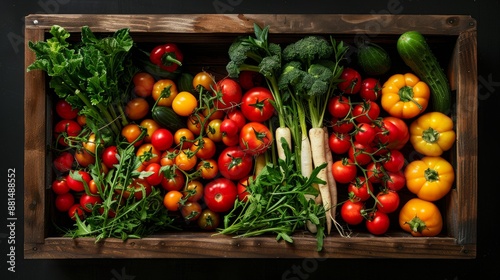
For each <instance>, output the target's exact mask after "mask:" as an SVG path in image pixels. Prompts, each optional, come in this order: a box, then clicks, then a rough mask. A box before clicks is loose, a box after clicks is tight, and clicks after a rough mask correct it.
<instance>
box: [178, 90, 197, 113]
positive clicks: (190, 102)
mask: <svg viewBox="0 0 500 280" xmlns="http://www.w3.org/2000/svg"><path fill="white" fill-rule="evenodd" d="M196 107H198V100H197V99H196V97H195V96H194V95H193V94H192V93H190V92H188V91H181V92H179V93H178V94H177V96H175V98H174V100H173V101H172V109H173V110H174V112H175V113H176V114H177V115H179V116H182V117H188V116H189V115H191V114H192V113H193V112H194V110H195V109H196Z"/></svg>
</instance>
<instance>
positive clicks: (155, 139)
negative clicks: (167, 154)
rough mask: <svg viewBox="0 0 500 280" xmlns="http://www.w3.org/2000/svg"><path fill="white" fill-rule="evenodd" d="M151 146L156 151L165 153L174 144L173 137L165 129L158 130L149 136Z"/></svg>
mask: <svg viewBox="0 0 500 280" xmlns="http://www.w3.org/2000/svg"><path fill="white" fill-rule="evenodd" d="M151 144H152V145H153V147H154V148H155V149H156V150H158V151H162V152H163V151H166V150H168V149H170V147H172V145H173V144H174V135H173V134H172V132H170V130H168V129H166V128H158V129H157V130H155V131H154V132H153V134H152V135H151Z"/></svg>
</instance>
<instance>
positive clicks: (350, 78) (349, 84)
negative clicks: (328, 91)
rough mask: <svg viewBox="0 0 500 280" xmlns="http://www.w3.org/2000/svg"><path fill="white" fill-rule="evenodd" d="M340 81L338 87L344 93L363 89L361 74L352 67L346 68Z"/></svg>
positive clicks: (353, 92)
mask: <svg viewBox="0 0 500 280" xmlns="http://www.w3.org/2000/svg"><path fill="white" fill-rule="evenodd" d="M340 79H341V80H343V81H342V82H340V83H339V84H338V85H337V87H338V89H339V90H340V91H342V92H343V93H348V94H355V93H358V92H359V90H360V89H361V81H362V79H361V74H360V73H359V72H358V71H357V70H355V69H353V68H350V67H346V68H344V70H343V71H342V74H340Z"/></svg>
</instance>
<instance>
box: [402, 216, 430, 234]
mask: <svg viewBox="0 0 500 280" xmlns="http://www.w3.org/2000/svg"><path fill="white" fill-rule="evenodd" d="M405 224H407V225H409V226H410V228H411V230H412V231H413V232H418V233H422V231H424V230H425V229H427V226H426V225H425V222H424V221H422V219H420V218H419V217H417V216H415V217H414V218H413V219H412V220H411V221H409V222H405Z"/></svg>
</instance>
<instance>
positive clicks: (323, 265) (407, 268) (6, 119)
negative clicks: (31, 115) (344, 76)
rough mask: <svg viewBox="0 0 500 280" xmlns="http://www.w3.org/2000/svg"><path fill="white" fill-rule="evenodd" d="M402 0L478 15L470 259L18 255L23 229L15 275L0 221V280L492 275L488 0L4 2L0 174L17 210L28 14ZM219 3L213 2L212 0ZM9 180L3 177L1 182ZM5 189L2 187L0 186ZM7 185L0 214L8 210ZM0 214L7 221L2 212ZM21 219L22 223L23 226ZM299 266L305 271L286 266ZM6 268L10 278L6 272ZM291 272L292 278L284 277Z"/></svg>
mask: <svg viewBox="0 0 500 280" xmlns="http://www.w3.org/2000/svg"><path fill="white" fill-rule="evenodd" d="M391 2H398V3H399V5H401V6H402V7H403V12H402V14H447V15H448V14H461V15H471V16H472V17H473V18H475V19H476V20H477V22H478V25H477V26H478V70H479V73H478V78H479V84H478V87H479V99H480V100H479V110H478V115H479V122H478V126H479V154H478V159H479V166H478V170H479V177H478V181H479V188H478V189H479V190H478V240H477V245H478V248H477V249H478V250H477V258H476V259H474V260H420V259H403V260H401V259H377V260H371V259H366V260H365V259H363V260H357V259H352V260H351V259H329V260H303V259H291V260H290V259H286V260H282V259H273V260H253V259H245V260H241V259H238V260H231V259H153V260H134V259H126V260H115V259H104V260H102V259H99V260H78V259H77V260H24V259H23V250H22V236H23V230H22V228H19V227H18V228H17V229H16V237H17V252H16V253H17V258H16V272H15V273H9V272H7V270H6V267H7V266H6V261H5V260H6V259H7V257H6V254H7V253H8V252H7V247H6V245H7V242H6V239H5V238H6V236H7V229H6V228H3V227H2V228H0V248H1V250H0V267H1V272H0V275H2V276H1V279H56V280H57V279H116V280H121V279H128V280H132V279H157V278H159V277H161V278H162V279H441V280H445V279H446V280H455V279H476V278H483V277H484V276H485V275H489V276H488V279H498V277H499V276H500V272H499V271H500V269H499V267H498V264H499V262H498V258H499V256H500V255H499V253H498V249H499V247H500V246H499V241H498V239H499V238H498V237H497V235H498V234H499V231H498V229H499V226H498V224H499V215H498V209H499V207H498V205H500V203H499V199H498V196H499V195H498V193H499V189H498V187H499V180H498V177H497V175H498V167H497V166H498V164H497V163H498V156H499V152H498V144H497V139H496V138H495V137H493V136H492V133H495V132H498V127H499V126H498V123H497V122H496V121H498V116H497V114H498V109H497V108H498V104H499V103H498V102H499V98H498V94H499V91H500V71H499V70H498V69H499V66H498V65H499V62H500V59H499V54H500V43H499V40H500V39H499V38H500V36H499V35H500V34H499V33H500V32H499V28H500V19H499V17H498V13H499V12H500V3H499V1H498V0H496V1H485V0H476V1H472V0H468V1H464V0H460V1H452V0H446V1H418V0H399V1H398V0H383V1H368V0H364V1H358V0H348V1H326V0H324V1H291V0H290V1H284V0H279V1H271V0H267V1H260V0H259V1H255V0H254V1H252V0H205V1H193V0H182V1H179V0H177V1H172V0H163V1H151V0H142V1H130V0H121V1H119V0H106V1H104V0H103V1H84V0H30V1H15V0H3V1H2V7H1V8H0V15H1V17H0V30H1V31H0V34H1V36H2V38H1V39H0V46H1V47H0V58H1V59H0V71H1V74H0V77H1V80H2V83H1V87H0V119H1V120H2V121H1V122H0V124H1V133H2V136H0V139H1V140H0V141H1V145H0V147H2V151H1V153H0V165H1V169H0V170H1V172H2V174H4V175H3V176H5V177H3V178H6V177H7V175H6V172H7V169H8V168H15V169H16V174H17V178H18V181H17V193H16V195H17V215H18V217H19V219H21V217H22V204H23V200H22V195H23V185H22V175H23V151H24V148H23V137H24V129H23V86H24V84H23V77H24V71H25V68H24V45H23V44H24V40H23V28H24V17H25V16H26V15H28V14H32V13H43V14H69V13H81V14H86V13H103V14H155V13H164V14H166V13H169V14H174V13H179V14H180V13H212V14H213V13H243V14H244V13H247V14H249V13H302V14H314V13H332V14H342V13H357V14H366V13H387V12H386V11H387V7H388V4H389V3H391ZM221 3H222V4H225V6H223V7H222V6H219V5H218V4H221ZM2 186H6V184H2ZM0 188H2V187H0ZM6 193H7V192H6V190H5V189H3V190H0V195H1V197H2V199H1V203H0V205H2V210H1V211H0V213H1V214H0V216H1V217H5V215H6V214H4V213H5V211H6V210H4V209H6V208H7V207H6V199H5V195H6ZM2 221H5V219H4V218H2ZM21 224H22V223H21V221H19V223H18V225H21ZM294 268H301V271H302V272H303V274H299V273H295V274H293V273H289V274H287V272H292V271H294V270H293V269H294ZM3 275H5V276H6V277H4V276H3ZM287 275H288V276H287Z"/></svg>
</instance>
